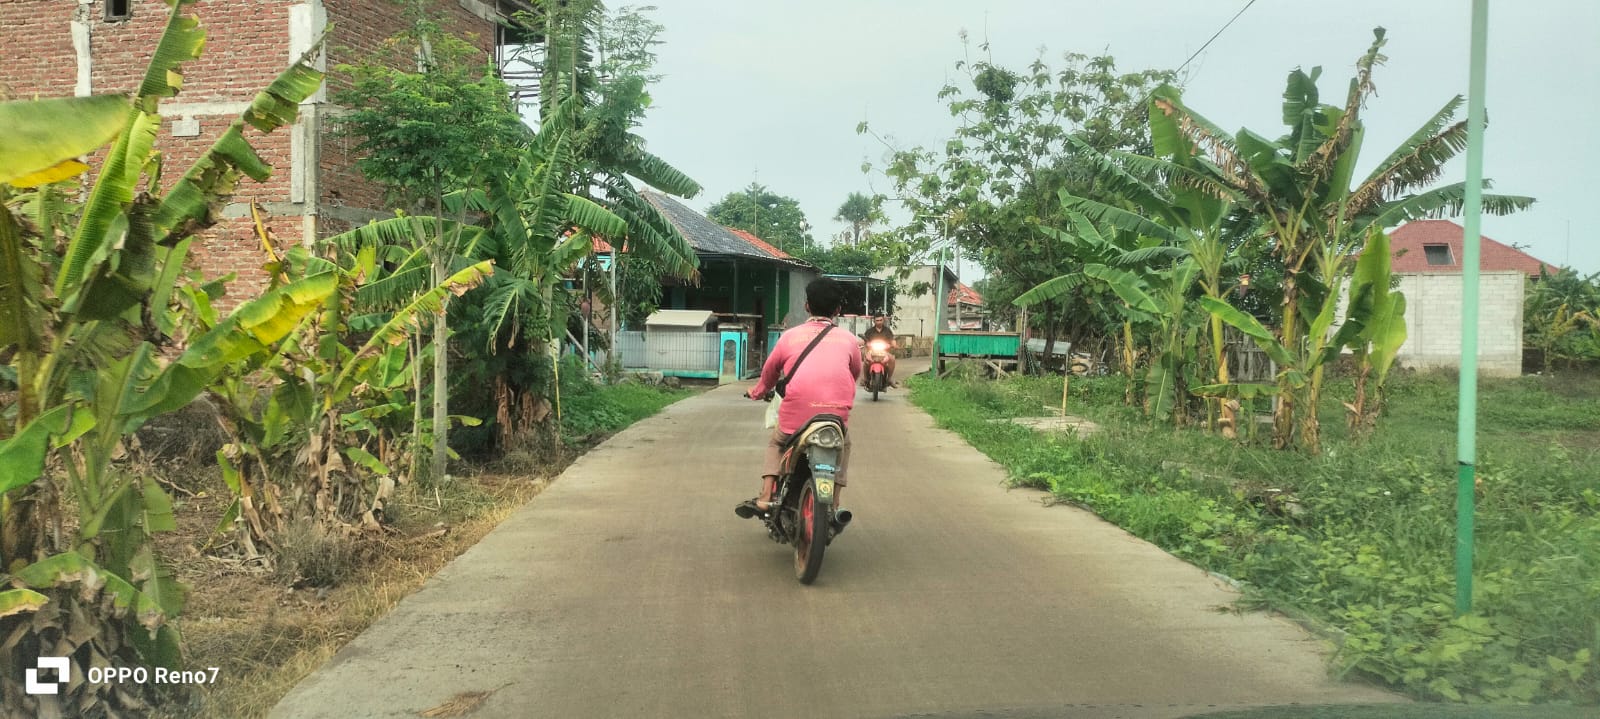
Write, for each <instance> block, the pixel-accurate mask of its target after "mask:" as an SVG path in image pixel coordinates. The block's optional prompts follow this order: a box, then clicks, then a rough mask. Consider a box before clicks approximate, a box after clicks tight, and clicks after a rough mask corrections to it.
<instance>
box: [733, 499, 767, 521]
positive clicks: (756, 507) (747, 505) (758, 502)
mask: <svg viewBox="0 0 1600 719" xmlns="http://www.w3.org/2000/svg"><path fill="white" fill-rule="evenodd" d="M771 510H772V502H771V501H770V500H765V499H761V498H760V497H757V498H754V499H746V500H745V501H743V502H740V503H739V506H737V507H734V508H733V513H734V514H737V515H739V516H740V517H742V518H744V519H750V518H751V517H755V516H757V515H761V514H766V513H767V512H769V511H771Z"/></svg>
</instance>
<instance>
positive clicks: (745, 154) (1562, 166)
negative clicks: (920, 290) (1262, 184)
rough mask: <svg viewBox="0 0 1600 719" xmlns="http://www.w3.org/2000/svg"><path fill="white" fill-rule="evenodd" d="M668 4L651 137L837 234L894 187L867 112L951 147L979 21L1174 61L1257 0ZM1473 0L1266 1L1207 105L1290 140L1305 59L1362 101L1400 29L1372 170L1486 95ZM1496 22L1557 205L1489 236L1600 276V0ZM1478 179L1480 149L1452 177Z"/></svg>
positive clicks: (1068, 44)
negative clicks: (952, 82) (777, 197)
mask: <svg viewBox="0 0 1600 719" xmlns="http://www.w3.org/2000/svg"><path fill="white" fill-rule="evenodd" d="M646 1H653V2H654V4H656V5H657V6H658V9H657V10H656V11H654V12H653V13H651V15H652V16H653V17H654V18H655V19H656V20H657V21H658V22H660V23H662V24H664V25H665V26H666V33H665V36H664V37H663V39H664V40H665V44H664V45H661V46H659V47H658V48H657V51H658V54H659V56H660V57H659V65H658V70H659V71H660V72H661V73H663V74H665V75H666V78H665V79H664V80H662V82H661V83H660V84H659V85H657V86H655V87H653V88H652V89H651V95H652V97H653V98H654V100H655V105H654V106H653V107H652V108H651V110H650V113H649V115H648V116H647V118H646V120H645V122H644V126H643V127H642V128H640V134H642V136H643V137H645V138H646V139H647V140H648V141H649V143H650V145H649V147H650V149H651V150H652V151H653V152H655V153H656V154H658V155H660V156H661V157H663V158H665V159H667V160H668V161H669V162H671V163H673V164H674V165H676V166H677V167H679V168H680V169H682V170H684V171H685V172H687V173H689V175H690V176H692V177H694V178H695V179H696V180H698V181H699V182H700V183H701V184H702V185H703V186H704V187H705V192H704V193H703V194H702V195H701V196H699V197H696V198H694V199H693V200H690V201H689V204H690V205H691V206H692V207H694V208H695V209H697V210H701V211H704V210H705V209H706V208H707V207H709V206H710V204H711V203H712V202H715V201H716V200H717V199H719V198H721V197H722V196H724V195H725V194H727V193H729V192H732V191H736V190H739V189H742V188H743V187H745V186H746V185H748V184H749V183H750V182H751V181H752V180H757V181H759V182H761V183H762V184H764V185H767V186H768V187H769V188H771V189H772V190H773V191H775V192H778V193H780V194H784V195H789V196H791V197H795V198H797V199H798V200H799V201H800V204H801V208H802V209H803V210H804V211H805V213H806V217H807V219H808V220H809V221H810V222H811V224H812V225H813V226H814V228H815V229H814V230H813V234H814V235H815V236H816V237H818V238H819V239H823V238H826V237H830V236H832V235H833V234H834V233H835V232H837V231H838V230H840V229H842V223H839V222H836V221H834V220H833V219H832V217H833V214H834V211H835V210H836V209H837V208H838V206H839V204H840V203H841V202H842V201H843V200H844V198H845V196H846V195H847V194H848V193H850V192H852V191H868V190H869V189H876V190H878V191H880V192H885V193H888V192H889V191H890V190H891V189H892V188H891V186H890V184H889V182H888V181H887V179H886V178H884V177H882V176H881V175H877V174H875V175H872V176H868V175H863V174H862V173H861V170H860V165H861V163H862V161H863V160H870V161H872V162H874V163H875V164H881V160H882V158H883V156H884V152H885V150H884V148H883V146H882V145H879V144H878V143H877V142H876V141H875V140H873V139H871V138H870V137H868V136H858V135H856V134H855V126H856V124H857V123H858V122H860V121H862V120H867V121H869V122H870V124H871V125H872V127H873V128H874V130H876V131H877V132H878V133H880V134H883V135H885V136H888V137H890V138H892V139H893V141H894V142H896V143H897V144H898V145H901V146H905V147H909V146H912V145H922V146H926V147H942V146H943V144H944V141H945V139H947V138H948V137H949V132H950V130H951V128H952V123H953V121H952V119H951V118H950V116H949V113H948V111H947V110H946V108H945V105H944V103H942V102H940V101H939V99H938V98H937V97H936V93H937V92H938V90H939V88H940V87H941V86H942V85H943V84H944V83H945V81H946V79H947V78H960V79H962V80H964V79H965V75H964V74H958V73H957V71H956V70H955V69H954V63H955V61H957V60H959V59H961V58H962V56H963V48H962V46H961V43H960V41H959V39H958V37H957V33H958V31H960V30H962V29H966V30H967V31H968V33H969V35H970V36H971V38H972V52H973V53H974V54H976V53H977V52H978V50H977V45H978V43H979V42H981V41H982V40H983V39H984V38H985V37H987V38H988V39H989V40H990V42H991V44H992V49H991V52H992V54H993V59H994V60H995V61H996V62H998V63H1000V64H1003V65H1006V66H1008V67H1012V68H1017V69H1021V68H1022V67H1023V66H1025V65H1026V64H1027V63H1029V62H1031V61H1032V60H1033V59H1034V58H1035V57H1036V56H1037V55H1038V52H1039V49H1040V47H1041V46H1043V47H1044V48H1045V49H1046V52H1047V55H1046V59H1047V61H1049V63H1050V64H1051V65H1052V67H1055V68H1059V67H1060V64H1061V63H1060V56H1061V54H1062V53H1063V52H1068V51H1073V52H1081V53H1085V54H1097V53H1100V52H1109V53H1110V54H1112V55H1113V56H1115V57H1116V59H1117V63H1118V69H1119V70H1123V71H1133V70H1138V69H1144V68H1151V67H1153V68H1165V69H1171V68H1176V67H1177V66H1178V65H1180V64H1182V63H1183V61H1184V59H1185V58H1187V57H1189V55H1190V54H1192V53H1193V52H1194V51H1195V50H1197V49H1199V47H1200V46H1201V45H1202V44H1203V43H1204V42H1205V41H1206V39H1207V38H1208V37H1210V36H1211V35H1212V33H1214V32H1216V31H1217V30H1218V29H1219V28H1221V27H1222V26H1223V24H1224V23H1225V22H1227V20H1228V19H1229V18H1230V17H1232V16H1233V15H1234V13H1236V12H1238V11H1239V9H1240V8H1241V7H1243V6H1244V4H1245V2H1246V0H1100V1H1089V0H901V1H891V0H805V1H801V0H646ZM611 4H612V5H613V6H616V5H621V4H624V3H623V2H620V1H619V0H612V3H611ZM1469 7H1470V2H1468V0H1345V1H1344V2H1339V3H1335V4H1331V5H1330V4H1329V3H1325V2H1308V1H1306V0H1258V1H1257V2H1256V4H1255V5H1254V7H1251V8H1250V9H1249V11H1248V12H1245V13H1244V15H1243V16H1242V17H1240V18H1239V20H1238V21H1237V22H1235V23H1234V24H1233V26H1232V27H1230V28H1228V30H1227V32H1225V33H1223V35H1222V36H1221V37H1220V38H1218V39H1217V40H1216V41H1215V42H1214V43H1212V45H1211V46H1210V48H1208V49H1207V50H1206V51H1205V53H1203V54H1202V55H1201V56H1200V57H1199V58H1197V59H1196V60H1195V61H1194V63H1192V64H1191V65H1190V67H1189V68H1188V71H1187V73H1186V74H1187V75H1188V76H1189V79H1188V82H1187V91H1186V95H1185V100H1186V101H1187V102H1188V104H1189V105H1190V106H1191V107H1194V108H1196V109H1197V110H1199V111H1200V112H1202V113H1203V114H1205V115H1206V116H1207V117H1209V118H1210V119H1212V120H1213V121H1215V122H1217V123H1218V124H1220V125H1221V126H1222V127H1224V128H1227V129H1229V130H1235V129H1238V128H1239V127H1241V126H1248V127H1250V128H1251V129H1253V130H1256V131H1258V132H1261V133H1262V134H1265V135H1267V136H1269V137H1277V136H1278V135H1280V134H1282V132H1283V126H1282V124H1281V121H1280V112H1279V107H1280V103H1281V93H1282V91H1283V82H1284V78H1285V76H1286V75H1287V73H1288V72H1289V71H1290V70H1291V69H1293V68H1294V67H1296V66H1303V67H1305V68H1306V69H1307V70H1309V69H1310V68H1311V67H1312V66H1315V65H1321V66H1323V77H1322V81H1321V90H1322V96H1323V99H1324V101H1325V102H1333V103H1334V104H1339V103H1342V101H1343V97H1344V94H1345V90H1346V86H1347V83H1348V81H1349V78H1350V75H1351V73H1352V68H1353V65H1354V62H1355V60H1356V58H1357V57H1359V56H1360V55H1361V53H1362V52H1364V51H1365V50H1366V48H1367V45H1368V44H1369V43H1370V41H1371V37H1372V35H1371V32H1372V28H1374V27H1376V26H1380V25H1381V26H1383V27H1385V28H1387V29H1388V31H1389V35H1388V38H1389V42H1388V45H1387V46H1386V47H1385V50H1384V52H1385V54H1386V55H1387V56H1388V57H1389V61H1388V64H1387V65H1385V66H1383V67H1381V68H1379V70H1378V71H1377V73H1376V75H1375V82H1376V84H1377V88H1378V94H1377V97H1376V98H1374V99H1373V100H1372V102H1371V103H1370V104H1369V106H1368V108H1367V110H1366V111H1365V114H1364V115H1363V118H1364V119H1365V121H1366V123H1367V137H1366V141H1365V146H1364V150H1363V158H1364V159H1365V160H1366V166H1365V167H1363V168H1360V170H1359V171H1361V172H1366V171H1370V169H1371V166H1372V165H1373V164H1376V163H1377V162H1378V161H1379V160H1380V159H1382V157H1383V156H1384V155H1387V154H1388V152H1389V151H1390V150H1391V149H1393V148H1394V147H1395V146H1396V145H1397V144H1399V143H1400V142H1401V141H1402V140H1403V139H1404V138H1405V137H1406V136H1408V135H1409V134H1411V133H1412V132H1414V131H1415V130H1416V128H1418V127H1419V126H1421V124H1422V123H1423V122H1424V121H1426V120H1427V119H1428V117H1430V116H1431V115H1432V114H1433V113H1434V112H1436V111H1437V110H1438V108H1439V107H1440V106H1441V105H1443V103H1444V102H1445V100H1447V99H1448V98H1449V97H1450V96H1452V95H1455V94H1458V93H1460V94H1465V92H1466V89H1467V60H1468V57H1467V56H1468V45H1469V41H1470V37H1469V26H1470V18H1469ZM1489 19H1490V33H1489V76H1488V90H1487V93H1486V98H1487V103H1488V114H1489V130H1488V134H1487V141H1486V143H1487V144H1486V149H1485V174H1486V175H1487V176H1489V177H1490V178H1492V179H1494V180H1495V190H1496V191H1498V192H1505V193H1508V194H1523V195H1532V196H1534V197H1536V198H1538V200H1539V202H1538V204H1536V205H1535V206H1534V207H1533V208H1532V209H1530V210H1528V211H1526V212H1523V213H1519V214H1517V215H1513V216H1510V217H1505V218H1499V217H1486V218H1485V219H1484V234H1486V235H1488V236H1490V237H1493V238H1495V239H1497V240H1500V241H1501V242H1506V243H1518V244H1523V245H1528V246H1529V252H1531V253H1532V254H1534V255H1535V256H1537V257H1539V258H1540V259H1543V260H1545V261H1548V262H1552V263H1556V264H1563V263H1570V264H1572V265H1573V266H1575V267H1577V268H1578V269H1579V270H1580V271H1583V272H1595V271H1600V243H1597V242H1595V239H1597V238H1596V235H1595V233H1594V231H1593V229H1592V227H1593V226H1592V224H1590V223H1586V222H1584V220H1585V217H1586V216H1585V215H1583V213H1582V212H1580V210H1582V209H1583V207H1585V206H1591V205H1593V204H1595V203H1597V202H1600V197H1596V196H1595V195H1596V193H1597V192H1600V176H1597V169H1596V168H1600V139H1596V137H1597V136H1596V135H1595V134H1594V133H1593V132H1592V131H1591V129H1590V126H1589V124H1588V123H1589V122H1590V121H1592V120H1593V119H1595V118H1597V117H1600V2H1596V0H1519V1H1518V2H1511V1H1509V0H1494V1H1493V2H1492V3H1491V6H1490V18H1489ZM1464 116H1465V108H1463V117H1464ZM1463 179H1465V169H1464V163H1463V162H1461V161H1459V160H1458V161H1457V162H1456V163H1455V164H1454V166H1453V167H1452V171H1451V172H1450V173H1449V174H1447V175H1446V177H1445V178H1444V179H1443V180H1442V181H1441V182H1458V181H1461V180H1463ZM869 185H870V186H869ZM1585 197H1588V198H1589V199H1588V200H1585V199H1584V198H1585ZM1457 221H1458V222H1459V221H1460V220H1459V219H1457ZM1569 222H1570V226H1571V241H1570V243H1569V242H1568V226H1569ZM1569 247H1570V248H1569ZM1569 253H1570V254H1569ZM1569 257H1570V260H1569ZM964 274H966V273H964Z"/></svg>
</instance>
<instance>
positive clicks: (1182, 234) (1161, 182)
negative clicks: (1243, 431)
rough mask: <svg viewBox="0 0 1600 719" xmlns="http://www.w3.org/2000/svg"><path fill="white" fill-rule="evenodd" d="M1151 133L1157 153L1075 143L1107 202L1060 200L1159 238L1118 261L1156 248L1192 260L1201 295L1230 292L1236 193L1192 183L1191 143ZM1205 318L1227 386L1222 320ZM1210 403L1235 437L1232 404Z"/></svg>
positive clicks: (1134, 259)
mask: <svg viewBox="0 0 1600 719" xmlns="http://www.w3.org/2000/svg"><path fill="white" fill-rule="evenodd" d="M1167 121H1169V120H1168V119H1167V118H1166V117H1165V116H1164V115H1162V114H1160V113H1157V112H1152V113H1151V123H1152V125H1155V124H1160V123H1163V122H1167ZM1153 134H1155V135H1157V136H1158V137H1160V138H1161V139H1162V140H1164V141H1163V142H1157V143H1156V144H1155V145H1154V150H1155V153H1156V155H1157V156H1156V157H1145V156H1140V155H1134V154H1131V153H1124V152H1115V153H1111V154H1109V155H1107V154H1101V153H1099V152H1096V151H1095V150H1094V149H1093V148H1091V147H1089V146H1087V145H1085V144H1083V143H1081V142H1080V143H1078V144H1077V149H1078V152H1079V156H1080V157H1082V158H1084V160H1086V161H1087V162H1088V163H1090V164H1091V166H1093V167H1094V168H1095V172H1096V177H1097V178H1099V187H1100V189H1101V190H1102V192H1103V193H1104V195H1105V199H1106V200H1107V201H1104V202H1102V201H1099V200H1095V199H1090V198H1085V197H1077V196H1074V195H1072V194H1070V193H1068V192H1066V191H1063V192H1062V193H1061V203H1062V206H1063V207H1066V208H1070V209H1071V210H1072V211H1076V212H1081V213H1083V214H1084V215H1085V216H1086V217H1088V218H1090V219H1091V220H1093V221H1094V222H1097V223H1100V224H1102V225H1104V226H1107V227H1111V228H1116V229H1117V230H1120V231H1123V232H1131V233H1134V234H1137V235H1140V236H1143V237H1149V238H1153V239H1156V240H1159V241H1160V242H1161V244H1160V245H1158V246H1157V247H1154V248H1150V249H1146V250H1141V251H1135V252H1131V253H1129V254H1128V255H1127V256H1125V257H1124V258H1123V262H1124V263H1140V262H1146V261H1149V260H1151V259H1154V256H1155V254H1156V253H1165V254H1166V256H1169V257H1180V258H1187V260H1188V261H1191V262H1193V263H1194V268H1195V270H1196V272H1197V276H1196V278H1195V281H1197V282H1198V283H1199V285H1200V289H1201V292H1202V293H1203V295H1204V296H1206V297H1212V298H1218V299H1220V298H1222V297H1224V296H1226V294H1227V292H1228V287H1227V286H1226V284H1225V283H1226V281H1227V276H1228V274H1229V273H1230V271H1232V270H1235V269H1236V265H1237V264H1238V263H1239V260H1240V258H1239V257H1238V255H1237V254H1236V253H1235V252H1234V247H1233V243H1231V242H1230V241H1229V240H1228V239H1227V237H1226V235H1225V232H1224V224H1225V222H1226V221H1227V219H1228V218H1229V217H1230V215H1232V214H1234V213H1235V212H1236V211H1237V205H1236V204H1235V203H1234V199H1235V198H1234V197H1233V196H1231V195H1230V194H1229V193H1228V192H1226V191H1220V192H1219V191H1218V190H1217V189H1216V188H1212V187H1205V186H1202V185H1200V184H1199V183H1197V182H1196V181H1195V179H1194V178H1195V175H1196V172H1197V168H1198V166H1199V163H1200V158H1199V157H1198V156H1197V154H1196V152H1197V150H1196V148H1195V146H1194V145H1193V144H1191V143H1188V142H1187V141H1185V140H1184V139H1183V138H1182V137H1181V136H1179V135H1176V134H1173V133H1153ZM1113 202H1115V203H1121V204H1122V205H1124V206H1118V204H1113ZM1130 208H1131V209H1130ZM1186 290H1187V288H1185V291H1186ZM1209 324H1210V328H1209V329H1210V332H1209V342H1208V344H1209V346H1210V350H1211V352H1210V360H1211V363H1210V364H1211V369H1212V372H1213V375H1214V377H1215V382H1216V383H1218V384H1226V383H1228V381H1229V372H1228V356H1227V352H1226V344H1225V342H1224V337H1223V329H1222V328H1223V322H1222V320H1221V319H1220V318H1217V317H1211V318H1210V320H1209ZM1215 404H1216V405H1217V406H1216V408H1215V410H1213V411H1210V412H1208V415H1209V418H1208V424H1213V423H1212V422H1211V421H1210V418H1215V417H1216V416H1217V415H1218V414H1220V415H1221V421H1220V426H1221V428H1222V432H1223V435H1224V436H1228V437H1231V436H1233V427H1234V424H1235V418H1234V416H1233V409H1234V408H1233V406H1232V405H1231V404H1230V403H1229V402H1227V401H1224V400H1218V401H1217V402H1215Z"/></svg>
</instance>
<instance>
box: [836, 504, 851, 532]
mask: <svg viewBox="0 0 1600 719" xmlns="http://www.w3.org/2000/svg"><path fill="white" fill-rule="evenodd" d="M854 518H855V515H853V514H851V513H850V510H848V509H841V510H838V511H836V512H834V513H833V526H834V528H835V529H841V530H842V529H844V528H845V526H847V525H849V524H850V520H851V519H854Z"/></svg>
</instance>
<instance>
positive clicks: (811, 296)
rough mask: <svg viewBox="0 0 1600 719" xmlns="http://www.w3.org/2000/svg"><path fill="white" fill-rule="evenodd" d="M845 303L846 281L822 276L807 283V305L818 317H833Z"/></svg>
mask: <svg viewBox="0 0 1600 719" xmlns="http://www.w3.org/2000/svg"><path fill="white" fill-rule="evenodd" d="M842 304H844V283H842V282H840V281H838V280H835V279H830V278H827V277H821V278H818V279H815V280H812V281H811V284H809V285H806V306H807V307H809V308H810V312H811V314H812V315H814V316H816V317H833V316H835V315H837V314H839V305H842Z"/></svg>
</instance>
